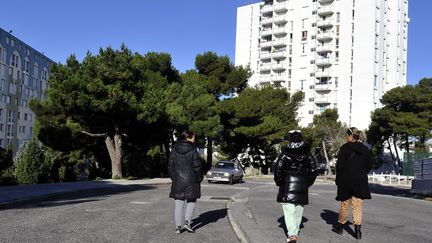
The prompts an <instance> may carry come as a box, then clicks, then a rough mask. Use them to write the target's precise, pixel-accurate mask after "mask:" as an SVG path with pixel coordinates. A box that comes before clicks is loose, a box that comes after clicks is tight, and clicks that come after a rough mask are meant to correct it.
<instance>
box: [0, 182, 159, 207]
mask: <svg viewBox="0 0 432 243" xmlns="http://www.w3.org/2000/svg"><path fill="white" fill-rule="evenodd" d="M153 189H156V186H152V185H113V186H111V187H109V188H93V189H88V190H82V191H70V192H64V193H61V192H56V193H54V194H49V195H46V196H41V197H38V198H29V199H28V200H24V201H20V202H17V203H15V204H13V205H12V204H11V205H7V206H4V207H3V208H0V211H1V210H7V209H23V208H44V207H57V206H64V205H72V204H80V203H86V202H94V201H100V200H103V199H104V198H105V197H108V196H112V195H118V194H124V193H129V192H133V191H140V190H153Z"/></svg>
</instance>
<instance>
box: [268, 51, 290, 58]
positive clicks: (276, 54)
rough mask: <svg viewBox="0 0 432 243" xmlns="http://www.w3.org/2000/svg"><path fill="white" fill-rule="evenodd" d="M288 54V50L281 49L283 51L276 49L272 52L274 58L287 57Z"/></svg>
mask: <svg viewBox="0 0 432 243" xmlns="http://www.w3.org/2000/svg"><path fill="white" fill-rule="evenodd" d="M287 55H288V52H287V50H281V51H274V52H273V53H272V57H273V58H276V59H277V58H283V57H287Z"/></svg>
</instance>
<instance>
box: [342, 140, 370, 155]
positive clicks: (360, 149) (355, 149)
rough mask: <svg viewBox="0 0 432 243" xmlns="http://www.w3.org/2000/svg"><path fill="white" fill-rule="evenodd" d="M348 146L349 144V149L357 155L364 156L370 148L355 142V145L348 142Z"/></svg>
mask: <svg viewBox="0 0 432 243" xmlns="http://www.w3.org/2000/svg"><path fill="white" fill-rule="evenodd" d="M346 144H347V147H348V148H349V149H351V150H352V151H353V152H355V153H356V154H364V153H367V152H368V148H367V147H366V145H364V144H363V143H360V142H354V143H351V142H348V143H346Z"/></svg>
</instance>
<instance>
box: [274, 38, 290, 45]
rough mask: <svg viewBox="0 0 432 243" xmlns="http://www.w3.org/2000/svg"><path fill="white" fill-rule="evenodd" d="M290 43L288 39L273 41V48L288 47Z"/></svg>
mask: <svg viewBox="0 0 432 243" xmlns="http://www.w3.org/2000/svg"><path fill="white" fill-rule="evenodd" d="M287 42H288V38H280V39H275V40H273V43H272V44H273V46H286V43H287Z"/></svg>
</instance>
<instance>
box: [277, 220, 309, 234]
mask: <svg viewBox="0 0 432 243" xmlns="http://www.w3.org/2000/svg"><path fill="white" fill-rule="evenodd" d="M307 221H308V219H307V218H305V217H302V222H301V224H300V229H303V228H304V225H303V223H306V222H307ZM277 222H278V223H279V228H281V229H283V231H284V233H285V235H288V230H287V227H286V224H285V219H284V216H281V217H280V218H279V219H278V220H277Z"/></svg>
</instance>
